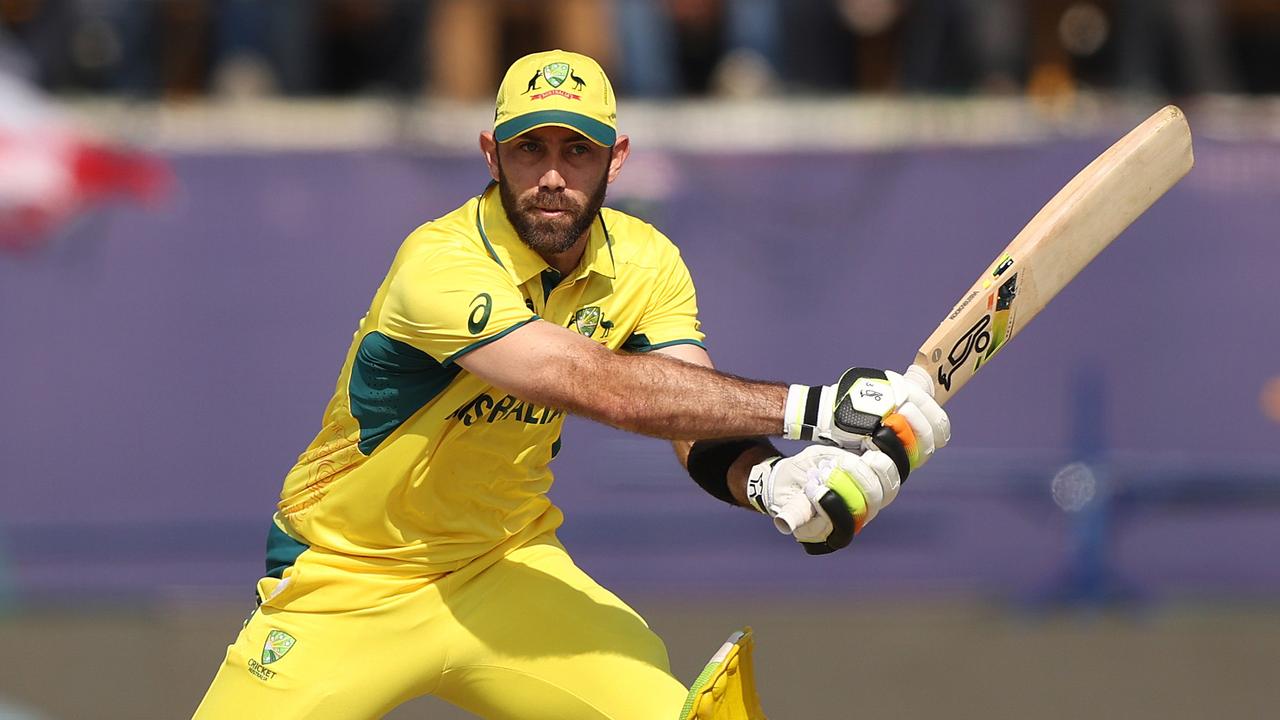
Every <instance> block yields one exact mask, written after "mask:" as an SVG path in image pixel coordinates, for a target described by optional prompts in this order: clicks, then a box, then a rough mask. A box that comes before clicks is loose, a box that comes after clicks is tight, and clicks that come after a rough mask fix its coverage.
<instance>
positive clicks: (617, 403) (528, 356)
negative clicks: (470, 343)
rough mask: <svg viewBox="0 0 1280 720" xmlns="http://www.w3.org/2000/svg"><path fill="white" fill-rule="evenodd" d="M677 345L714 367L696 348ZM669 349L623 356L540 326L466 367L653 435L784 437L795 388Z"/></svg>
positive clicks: (527, 396) (530, 395)
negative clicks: (674, 353) (686, 357)
mask: <svg viewBox="0 0 1280 720" xmlns="http://www.w3.org/2000/svg"><path fill="white" fill-rule="evenodd" d="M675 348H687V350H686V354H688V355H689V357H690V359H698V358H699V356H700V358H701V359H703V360H705V365H710V359H709V358H707V357H706V353H705V352H703V351H702V350H701V349H698V348H695V346H692V345H689V346H673V347H672V348H671V349H672V350H674V349H675ZM666 350H667V349H664V350H659V351H657V352H652V353H647V354H636V355H624V354H619V353H615V352H613V351H611V350H608V349H606V348H604V347H602V346H600V345H599V344H597V343H595V342H593V341H591V340H588V339H587V338H585V337H583V336H581V335H579V334H578V333H575V332H570V331H568V330H565V329H564V328H562V327H559V326H556V325H552V324H551V323H547V322H541V321H539V322H533V323H529V324H528V325H525V326H523V327H521V328H519V329H517V330H516V331H514V332H512V333H510V334H509V335H507V336H506V337H504V338H502V339H500V340H498V341H497V342H494V343H492V344H489V345H486V346H483V347H480V348H478V349H476V350H475V351H473V352H471V353H469V354H467V355H465V356H463V357H462V358H461V359H460V360H459V361H458V362H459V364H461V365H462V367H464V368H465V369H467V370H468V371H470V372H472V373H475V374H476V375H478V376H480V377H481V378H483V379H485V380H487V381H488V382H490V383H492V384H493V385H494V386H495V387H499V388H502V389H503V390H505V391H506V392H509V393H511V394H512V395H514V396H516V397H518V398H520V399H521V400H525V401H526V402H533V403H537V404H539V405H548V406H551V407H555V408H558V409H561V410H566V411H568V412H571V413H574V414H576V415H583V416H585V417H589V418H591V419H593V420H597V421H599V422H602V423H605V424H607V425H612V426H614V427H618V428H622V429H624V430H629V431H632V432H637V433H642V434H645V435H652V436H655V437H662V438H668V439H672V440H701V439H710V438H727V437H749V436H756V435H778V434H780V433H781V432H782V429H783V413H784V409H785V406H786V402H787V386H785V385H782V384H779V383H770V382H761V381H757V380H747V379H745V378H739V377H735V376H732V375H726V374H724V373H720V372H717V371H715V370H713V369H711V368H710V367H706V366H704V365H703V364H698V363H696V362H686V361H685V360H683V359H677V358H674V357H670V356H668V355H665V354H664V353H665V352H666ZM694 350H696V352H692V351H694Z"/></svg>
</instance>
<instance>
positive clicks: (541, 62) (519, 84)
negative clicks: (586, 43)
mask: <svg viewBox="0 0 1280 720" xmlns="http://www.w3.org/2000/svg"><path fill="white" fill-rule="evenodd" d="M547 125H558V126H560V127H566V128H569V129H570V130H577V131H578V132H580V133H582V134H583V135H585V136H587V137H588V138H590V139H591V140H593V141H595V142H596V143H597V144H600V145H604V146H605V147H610V146H612V145H613V143H614V141H615V140H617V138H618V106H617V104H616V103H615V102H614V97H613V86H611V85H610V84H609V78H608V77H606V76H605V74H604V70H603V69H601V68H600V64H599V63H597V62H596V61H595V60H592V59H591V58H589V57H587V56H586V55H579V54H578V53H571V52H565V51H564V50H548V51H547V52H540V53H534V54H532V55H525V56H524V57H522V58H520V59H519V60H517V61H515V62H514V63H512V64H511V67H510V68H508V69H507V74H506V76H505V77H503V78H502V84H501V85H499V86H498V103H497V108H496V112H495V113H494V116H493V136H494V138H496V139H497V141H498V142H506V141H508V140H510V139H511V138H513V137H515V136H517V135H519V134H521V133H525V132H528V131H530V130H532V129H534V128H540V127H546V126H547Z"/></svg>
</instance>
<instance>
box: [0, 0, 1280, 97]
mask: <svg viewBox="0 0 1280 720" xmlns="http://www.w3.org/2000/svg"><path fill="white" fill-rule="evenodd" d="M549 47H563V48H566V49H571V50H578V51H581V52H586V53H588V54H591V55H593V56H595V57H597V58H599V59H600V60H601V61H602V63H603V64H604V65H605V66H606V67H607V68H608V69H609V70H610V72H611V75H612V76H613V77H614V78H615V83H616V85H617V86H618V91H619V92H620V93H621V94H625V95H633V96H649V97H678V96H702V95H710V94H716V95H733V96H756V95H764V94H773V93H791V94H831V93H850V92H881V93H882V92H907V93H1022V92H1027V93H1032V94H1038V93H1043V94H1054V93H1062V92H1070V91H1073V90H1075V89H1079V88H1093V89H1100V90H1116V91H1132V92H1146V93H1156V94H1164V95H1171V96H1179V95H1196V94H1204V93H1277V92H1280V2H1276V0H0V68H2V69H3V71H5V72H8V73H11V74H17V75H20V76H25V77H27V78H29V79H31V80H32V81H34V82H36V83H38V84H39V85H41V86H43V87H45V88H47V89H49V90H52V91H54V92H59V93H117V94H124V95H128V96H135V97H165V98H182V97H192V96H201V95H209V94H227V93H231V94H267V95H274V94H283V95H289V96H308V95H349V94H361V93H363V94H367V93H383V94H392V95H398V96H418V95H422V94H430V95H432V96H435V97H441V98H448V99H457V100H476V99H481V98H484V97H487V96H488V95H490V94H491V93H492V92H493V88H494V87H495V85H496V82H497V80H498V78H499V76H500V75H501V72H502V70H503V68H505V66H506V64H507V63H509V62H510V61H511V60H513V59H514V58H516V57H518V56H520V55H522V54H524V53H525V52H530V51H533V50H539V49H546V48H549Z"/></svg>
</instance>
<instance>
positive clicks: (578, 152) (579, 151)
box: [569, 143, 591, 157]
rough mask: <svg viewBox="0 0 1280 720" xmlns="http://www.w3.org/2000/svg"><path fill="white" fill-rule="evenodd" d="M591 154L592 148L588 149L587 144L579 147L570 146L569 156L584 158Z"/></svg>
mask: <svg viewBox="0 0 1280 720" xmlns="http://www.w3.org/2000/svg"><path fill="white" fill-rule="evenodd" d="M590 152H591V148H589V147H587V144H586V143H580V144H577V145H570V146H569V154H570V155H573V156H574V157H582V156H583V155H586V154H588V153H590Z"/></svg>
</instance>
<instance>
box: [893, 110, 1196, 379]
mask: <svg viewBox="0 0 1280 720" xmlns="http://www.w3.org/2000/svg"><path fill="white" fill-rule="evenodd" d="M1194 162H1195V160H1194V157H1193V154H1192V149H1191V130H1190V128H1189V127H1188V126H1187V119H1186V116H1185V115H1183V113H1182V111H1181V110H1180V109H1178V108H1177V107H1175V106H1173V105H1169V106H1168V107H1165V108H1163V109H1162V110H1160V111H1159V112H1157V113H1156V114H1154V115H1152V116H1151V117H1150V118H1148V119H1147V120H1146V121H1145V122H1143V123H1142V124H1141V125H1139V126H1138V127H1136V128H1134V129H1133V130H1132V131H1131V132H1130V133H1129V134H1128V135H1125V136H1124V137H1123V138H1121V139H1120V140H1119V141H1118V142H1116V144H1114V145H1112V146H1111V147H1110V148H1108V149H1107V151H1106V152H1104V153H1102V155H1100V156H1098V158H1097V159H1095V160H1094V161H1093V162H1092V163H1090V164H1089V166H1088V167H1086V168H1085V169H1084V170H1082V171H1080V173H1079V174H1078V175H1076V176H1075V177H1074V178H1072V180H1071V182H1069V183H1067V185H1066V186H1065V187H1063V188H1062V190H1060V191H1059V192H1058V194H1057V195H1055V196H1054V197H1053V199H1051V200H1050V201H1049V202H1048V204H1046V205H1045V206H1044V207H1043V208H1041V209H1040V212H1038V213H1036V216H1035V217H1034V218H1032V219H1031V222H1029V223H1027V225H1026V227H1024V228H1023V229H1022V231H1021V232H1019V233H1018V235H1017V237H1015V238H1014V239H1013V241H1012V242H1010V243H1009V245H1008V247H1006V248H1005V249H1004V250H1003V251H1002V252H1001V253H1000V254H999V255H998V256H997V257H996V259H995V261H993V262H992V263H991V264H990V265H989V266H988V267H987V269H986V270H985V271H984V272H983V273H982V275H981V276H980V277H979V278H978V280H977V281H976V282H974V284H973V285H972V286H971V287H970V288H969V289H968V290H967V291H966V292H965V293H964V295H962V296H961V297H960V300H959V302H957V303H956V304H955V306H954V307H953V308H952V309H951V312H950V313H948V314H947V316H946V318H945V319H944V320H943V321H942V323H941V324H939V325H938V328H937V329H936V330H934V332H933V334H932V335H930V336H929V339H928V340H925V341H924V344H922V345H921V346H920V350H919V351H918V352H917V353H916V358H915V362H914V365H916V366H918V367H920V368H921V371H916V370H914V369H912V370H910V371H909V375H910V376H911V377H912V378H913V379H915V380H917V381H918V382H920V383H921V384H926V383H925V382H924V377H922V376H924V375H927V377H928V379H929V383H928V385H931V386H932V387H931V388H929V387H926V389H931V391H932V393H933V396H934V398H935V399H936V400H937V401H938V402H939V403H945V402H946V401H947V400H949V399H950V398H951V396H952V395H954V394H956V393H957V392H958V391H959V390H960V388H962V387H964V386H965V384H966V383H968V382H969V378H971V377H973V375H974V373H976V372H977V371H978V370H979V369H980V368H982V367H984V366H985V365H986V364H987V362H989V361H990V360H991V358H992V357H993V356H994V355H995V354H996V352H998V351H999V350H1000V349H1001V348H1003V347H1004V346H1005V345H1006V344H1008V342H1009V341H1010V340H1011V339H1013V336H1014V335H1015V334H1017V333H1018V332H1020V331H1021V330H1022V329H1023V328H1025V327H1026V326H1027V324H1028V323H1029V322H1031V320H1032V318H1034V317H1035V316H1036V314H1037V313H1039V312H1040V310H1041V309H1042V308H1044V306H1045V305H1047V304H1048V303H1049V301H1050V300H1052V299H1053V297H1054V296H1055V295H1057V294H1058V292H1059V291H1061V290H1062V288H1064V287H1066V285H1067V283H1069V282H1071V280H1072V278H1074V277H1075V276H1076V274H1077V273H1079V272H1080V271H1081V270H1083V269H1084V267H1085V265H1088V264H1089V261H1091V260H1093V258H1094V257H1095V256H1097V254H1098V253H1099V252H1101V251H1102V250H1103V248H1105V247H1106V246H1107V245H1109V244H1111V241H1112V240H1114V239H1116V237H1117V236H1119V235H1120V233H1122V232H1124V229H1125V228H1127V227H1129V225H1130V224H1131V223H1132V222H1133V221H1134V220H1136V219H1138V217H1139V216H1140V215H1142V213H1144V212H1146V211H1147V208H1149V207H1151V205H1152V204H1154V203H1155V201H1156V200H1158V199H1159V198H1160V196H1161V195H1164V194H1165V192H1167V191H1168V190H1169V188H1171V187H1173V186H1174V185H1175V184H1177V182H1178V181H1179V180H1181V179H1182V177H1183V176H1184V175H1186V174H1187V173H1188V172H1189V171H1190V170H1191V166H1192V165H1193V164H1194Z"/></svg>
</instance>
